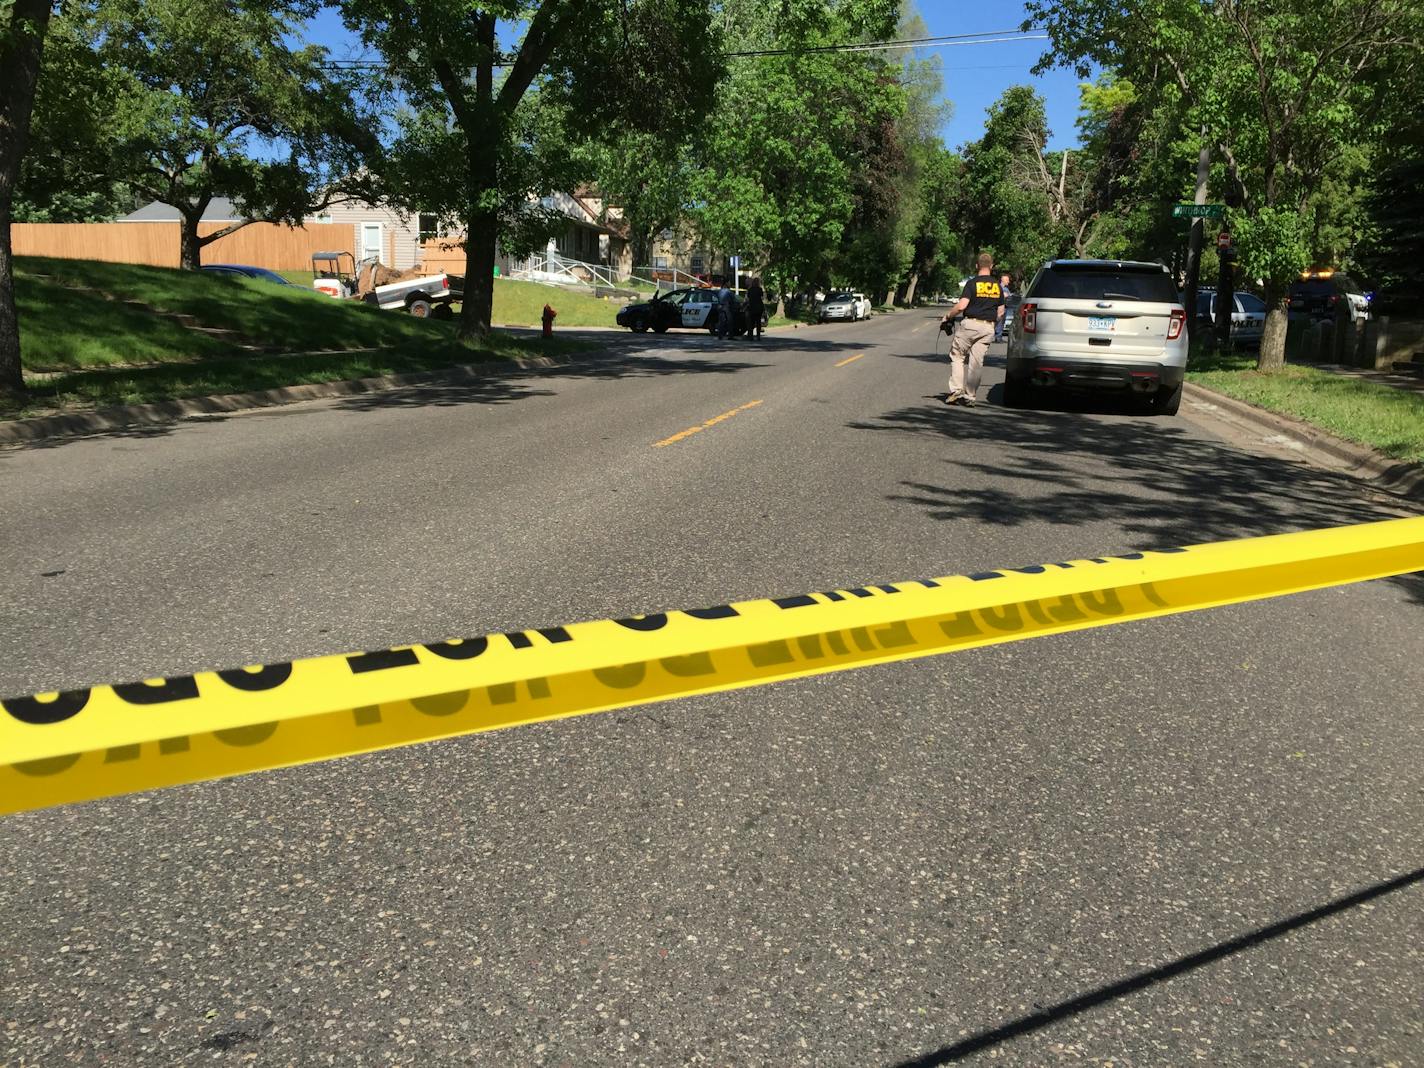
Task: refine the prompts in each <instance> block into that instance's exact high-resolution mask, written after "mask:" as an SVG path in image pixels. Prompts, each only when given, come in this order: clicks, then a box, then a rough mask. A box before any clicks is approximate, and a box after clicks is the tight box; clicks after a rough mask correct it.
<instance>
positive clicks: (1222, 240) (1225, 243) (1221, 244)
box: [1216, 230, 1231, 248]
mask: <svg viewBox="0 0 1424 1068" xmlns="http://www.w3.org/2000/svg"><path fill="white" fill-rule="evenodd" d="M1216 247H1217V248H1230V247H1231V235H1230V234H1228V233H1227V232H1226V231H1225V230H1223V231H1221V233H1219V234H1217V235H1216Z"/></svg>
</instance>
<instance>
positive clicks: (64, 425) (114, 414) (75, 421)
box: [0, 356, 572, 445]
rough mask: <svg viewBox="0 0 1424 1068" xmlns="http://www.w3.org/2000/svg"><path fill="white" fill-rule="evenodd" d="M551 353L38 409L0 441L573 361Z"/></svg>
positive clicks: (2, 428)
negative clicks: (68, 410)
mask: <svg viewBox="0 0 1424 1068" xmlns="http://www.w3.org/2000/svg"><path fill="white" fill-rule="evenodd" d="M571 362H572V361H571V360H568V359H562V360H561V359H556V358H554V357H552V356H527V357H525V356H519V357H515V358H513V359H508V360H488V361H483V362H481V363H463V364H456V365H455V366H453V367H447V368H442V369H440V370H437V371H413V372H411V373H410V374H403V375H378V376H376V377H374V378H349V379H345V380H343V381H340V382H308V383H305V384H303V385H297V386H279V387H278V388H276V389H261V390H254V391H252V392H250V393H226V394H220V395H218V396H213V397H185V398H182V399H179V400H170V401H156V402H154V403H153V404H127V405H120V406H117V407H113V408H99V409H96V410H94V411H92V412H74V413H73V414H70V415H41V416H36V417H35V418H33V419H13V420H9V421H7V422H0V445H13V444H21V443H24V442H29V441H40V440H42V439H44V438H52V437H60V436H63V435H68V434H93V433H98V432H101V431H105V430H117V429H119V428H121V427H126V426H151V425H156V424H161V423H172V422H176V421H177V420H180V419H186V418H189V417H191V416H195V415H215V414H219V413H222V412H240V411H247V410H250V409H253V408H272V407H276V406H278V405H282V404H295V403H297V402H298V401H307V400H322V399H324V398H327V397H354V396H358V395H360V394H362V393H380V392H383V391H385V390H391V389H400V388H402V387H404V386H424V385H438V384H441V383H445V382H461V381H465V380H468V379H475V378H488V377H489V376H491V375H495V374H500V373H505V372H508V371H511V370H520V371H524V370H534V369H538V368H547V367H560V366H564V365H566V364H568V363H571Z"/></svg>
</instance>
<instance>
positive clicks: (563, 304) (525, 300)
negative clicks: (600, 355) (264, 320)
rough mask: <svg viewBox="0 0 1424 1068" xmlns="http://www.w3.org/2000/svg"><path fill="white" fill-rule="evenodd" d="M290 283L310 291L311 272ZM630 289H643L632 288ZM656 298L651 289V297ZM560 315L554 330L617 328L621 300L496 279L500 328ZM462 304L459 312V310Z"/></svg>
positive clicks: (290, 276) (291, 274)
mask: <svg viewBox="0 0 1424 1068" xmlns="http://www.w3.org/2000/svg"><path fill="white" fill-rule="evenodd" d="M277 273H278V274H280V275H281V276H282V277H283V278H285V279H287V281H289V282H295V283H296V284H297V285H299V286H302V287H303V288H306V289H310V288H311V283H312V275H311V272H310V271H278V272H277ZM629 288H640V287H637V286H632V285H630V286H629ZM651 295H652V291H651V289H650V290H648V296H651ZM545 304H549V305H551V306H552V307H553V309H554V310H555V311H556V312H558V313H559V317H558V318H557V319H555V320H554V328H555V329H556V330H557V329H558V328H559V327H561V326H616V325H617V324H616V323H615V322H614V321H613V320H614V317H615V316H616V315H617V314H618V309H619V308H621V307H622V306H623V303H622V302H621V301H617V300H603V299H601V298H599V297H591V296H589V295H588V294H587V293H576V292H572V291H567V292H566V291H564V290H561V289H556V288H554V287H553V286H542V285H540V284H539V283H537V282H515V281H512V280H510V279H508V278H496V279H495V280H494V309H493V312H492V314H491V316H490V318H491V319H492V320H493V321H494V322H495V323H498V324H499V325H500V326H539V325H541V323H542V316H543V314H544V305H545ZM459 307H460V306H459V305H458V304H457V305H455V309H456V311H457V312H458V311H459Z"/></svg>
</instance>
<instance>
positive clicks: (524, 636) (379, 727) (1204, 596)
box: [0, 517, 1424, 813]
mask: <svg viewBox="0 0 1424 1068" xmlns="http://www.w3.org/2000/svg"><path fill="white" fill-rule="evenodd" d="M1419 570H1424V517H1421V518H1417V519H1400V520H1392V521H1389V522H1384V523H1372V524H1367V525H1363V526H1354V527H1342V528H1337V529H1331V530H1320V531H1310V532H1306V533H1300V534H1284V535H1278V536H1275V537H1267V538H1253V539H1249V540H1246V541H1234V542H1222V543H1217V544H1210V545H1197V546H1192V547H1191V548H1185V549H1158V550H1153V551H1150V552H1144V553H1129V554H1127V555H1125V556H1118V557H1111V558H1102V559H1094V560H1074V561H1068V562H1064V563H1058V564H1047V565H1043V566H1035V567H1024V568H1006V569H1003V570H999V571H989V572H984V573H981V574H977V575H967V576H957V577H953V578H940V579H920V580H915V581H911V582H899V583H894V584H891V585H884V586H868V587H865V588H861V589H850V590H833V591H829V592H826V593H813V594H807V595H804V596H797V597H782V598H776V599H771V600H760V601H745V602H741V603H738V604H732V605H722V606H720V607H717V608H709V609H702V610H694V611H686V612H667V613H658V614H656V615H646V616H637V617H634V618H631V619H615V620H601V621H598V622H592V623H576V624H572V625H570V626H567V627H550V628H547V629H543V630H531V631H516V632H513V633H510V634H494V635H488V636H485V637H478V638H456V639H451V640H448V641H443V642H435V643H431V644H428V645H415V646H410V647H406V648H399V649H384V650H378V651H376V652H369V653H353V654H349V655H342V656H324V657H318V658H316V659H312V660H298V661H294V662H291V663H284V664H268V665H266V666H264V667H248V668H240V669H237V670H233V671H218V672H202V673H199V674H196V675H185V676H180V677H177V678H170V679H152V680H148V681H146V682H136V683H129V684H127V685H115V686H100V687H95V688H93V689H88V690H71V691H66V692H63V693H48V694H39V695H36V696H33V697H20V698H11V699H8V700H4V701H0V706H3V708H4V714H3V715H0V760H3V761H4V764H3V765H0V813H12V812H20V811H25V810H28V809H36V808H44V807H47V806H50V805H59V804H65V803H68V802H73V801H83V800H88V799H92V798H99V797H109V796H113V795H116V794H124V793H131V792H134V791H139V790H150V789H154V788H156V787H161V786H172V785H176V784H178V783H189V782H197V781H200V780H204V779H216V778H222V777H224V776H229V775H240V774H243V773H246V772H252V771H260V770H264V769H268V768H278V767H285V766H288V765H293V764H303V763H308V762H311V761H317V760H326V759H330V758H332V757H339V756H347V755H350V754H355V753H364V752H370V751H372V750H377V749H388V748H391V747H393V746H400V745H408V744H410V743H412V742H421V741H429V740H432V739H436V738H446V737H450V736H452V735H459V734H469V733H472V732H475V731H484V730H492V729H495V728H498V727H508V726H512V725H514V724H519V723H534V722H538V721H541V720H550V719H558V718H562V717H565V716H575V715H580V714H583V713H587V712H598V711H603V710H606V709H610V708H620V707H625V706H628V705H635V704H641V703H644V702H649V701H659V700H664V699H666V698H670V697H680V696H686V695H689V694H697V693H709V692H712V691H716V690H727V689H733V688H736V687H742V686H754V685H758V684H761V683H767V682H774V681H777V680H780V679H789V678H795V677H798V676H802V675H815V674H820V673H822V672H828V671H838V670H842V669H846V668H853V667H863V666H865V665H868V664H881V663H887V662H890V661H894V660H904V659H908V658H911V657H919V656H927V655H930V654H934V653H944V652H950V651H953V650H957V649H968V648H972V647H975V646H981V645H989V644H993V643H996V642H1009V641H1017V640H1019V639H1021V638H1032V637H1038V636H1041V635H1046V634H1056V633H1061V632H1063V631H1071V630H1080V629H1082V628H1085V627H1096V626H1103V625H1105V624H1109V623H1123V622H1127V621H1129V620H1136V619H1146V618H1150V617H1152V616H1159V615H1168V614H1171V613H1176V612H1189V611H1193V610H1196V609H1202V608H1210V607H1214V606H1217V605H1223V604H1231V603H1235V602H1239V601H1250V600H1256V599H1259V598H1264V597H1274V596H1278V595H1281V594H1288V593H1296V592H1299V591H1302V590H1309V589H1318V588H1320V587H1324V586H1335V585H1341V584H1344V583H1350V582H1359V581H1363V580H1366V579H1373V578H1381V577H1384V576H1388V575H1399V574H1404V573H1407V572H1411V571H1419Z"/></svg>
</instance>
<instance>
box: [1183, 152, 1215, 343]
mask: <svg viewBox="0 0 1424 1068" xmlns="http://www.w3.org/2000/svg"><path fill="white" fill-rule="evenodd" d="M1210 174H1211V149H1210V148H1208V147H1207V140H1206V127H1205V126H1203V127H1202V144H1201V151H1200V152H1198V153H1197V193H1196V198H1195V200H1193V203H1194V204H1205V203H1206V183H1207V178H1208V177H1209V176H1210ZM1205 229H1206V220H1204V219H1202V218H1200V217H1197V218H1194V219H1192V231H1191V236H1190V237H1189V238H1188V239H1187V279H1186V285H1185V286H1183V287H1182V301H1183V303H1185V304H1186V306H1187V308H1186V310H1187V337H1188V339H1190V338H1191V335H1192V334H1193V333H1194V332H1195V331H1196V326H1197V290H1198V288H1199V287H1200V285H1201V252H1202V234H1203V233H1204V232H1205Z"/></svg>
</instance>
